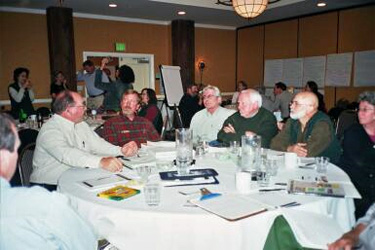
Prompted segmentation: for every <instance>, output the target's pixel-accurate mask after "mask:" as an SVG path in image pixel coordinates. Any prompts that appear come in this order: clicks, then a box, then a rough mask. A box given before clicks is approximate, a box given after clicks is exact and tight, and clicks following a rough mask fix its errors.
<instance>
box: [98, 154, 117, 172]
mask: <svg viewBox="0 0 375 250" xmlns="http://www.w3.org/2000/svg"><path fill="white" fill-rule="evenodd" d="M100 166H101V168H103V169H105V170H108V171H111V172H117V171H121V170H122V163H121V161H120V160H119V159H116V158H115V157H103V158H102V159H101V160H100Z"/></svg>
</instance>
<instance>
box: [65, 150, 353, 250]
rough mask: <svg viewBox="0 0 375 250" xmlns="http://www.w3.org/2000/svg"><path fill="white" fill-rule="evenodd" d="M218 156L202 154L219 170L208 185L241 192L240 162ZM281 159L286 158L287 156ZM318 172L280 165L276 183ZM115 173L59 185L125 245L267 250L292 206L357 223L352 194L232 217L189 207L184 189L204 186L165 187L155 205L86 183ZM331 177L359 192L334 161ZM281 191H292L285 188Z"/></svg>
mask: <svg viewBox="0 0 375 250" xmlns="http://www.w3.org/2000/svg"><path fill="white" fill-rule="evenodd" d="M218 155H220V154H208V155H205V156H204V157H202V158H198V159H197V164H196V166H195V167H196V168H214V169H215V170H216V171H217V172H218V173H219V175H218V177H217V178H218V180H219V182H220V184H219V185H206V186H204V187H206V188H208V189H209V190H210V191H212V192H220V193H224V194H225V193H226V192H229V193H231V192H236V190H235V173H236V171H237V166H236V164H235V163H234V161H233V160H231V159H223V158H221V159H217V158H216V157H215V156H218ZM279 162H282V160H281V158H280V160H279ZM281 165H282V164H281ZM314 172H315V170H309V169H299V168H296V169H291V170H288V169H285V168H284V167H283V166H280V168H279V173H278V175H277V176H276V177H275V178H274V179H273V180H272V179H271V183H272V182H287V180H288V179H292V178H301V176H307V175H313V174H314ZM111 174H112V173H109V172H107V171H104V170H101V169H71V170H69V171H66V172H65V173H64V174H63V175H62V177H61V178H60V180H59V183H58V189H59V191H60V192H62V193H64V194H66V195H67V196H68V197H70V199H71V203H72V206H73V207H74V208H75V209H76V211H77V212H78V213H79V214H80V215H81V216H82V217H84V218H85V219H86V220H87V221H88V222H89V223H90V224H91V225H92V226H93V228H94V229H95V230H96V233H97V234H98V235H99V236H100V237H104V238H106V239H107V240H108V241H110V242H111V243H112V244H114V245H115V246H117V247H118V248H120V249H132V248H137V249H160V250H167V249H179V250H183V249H187V250H188V249H189V250H191V249H225V250H227V249H231V250H235V249H263V246H264V243H265V241H266V238H267V235H268V232H269V230H270V228H271V226H272V223H273V221H274V219H275V218H276V217H277V216H278V215H280V214H283V213H284V212H287V211H295V212H297V211H300V212H301V213H302V214H303V213H306V214H307V215H306V216H305V215H304V216H305V218H306V219H308V217H309V214H311V215H319V216H325V217H326V218H327V219H334V220H335V221H336V222H337V223H338V225H339V227H340V229H341V230H342V232H345V231H348V230H349V229H350V228H351V227H352V226H353V225H354V222H355V218H354V203H353V199H352V198H332V197H316V196H305V195H294V196H293V199H295V200H296V201H298V202H299V203H301V205H300V206H296V207H292V208H287V209H286V208H285V209H275V210H272V211H267V212H265V213H261V214H258V215H256V216H251V217H248V218H246V219H242V220H239V221H235V222H229V221H227V220H225V219H223V218H220V217H218V216H216V215H214V214H212V213H209V212H206V211H204V210H203V209H200V208H198V207H187V206H184V205H185V204H186V202H187V200H188V198H189V197H188V196H184V195H182V194H180V193H179V192H178V191H185V192H191V191H198V190H199V188H201V187H203V186H189V187H162V189H161V203H160V205H159V206H156V207H150V206H147V205H146V203H145V201H144V196H143V193H142V192H141V194H139V195H136V196H133V197H131V198H128V199H125V200H122V201H112V200H107V199H103V198H99V197H97V196H96V195H97V193H98V192H99V191H100V190H99V191H98V190H96V191H92V190H89V189H87V188H85V187H83V185H81V184H80V182H81V181H84V180H88V179H92V178H98V177H103V176H107V175H111ZM123 174H124V175H125V176H129V177H134V176H136V173H135V171H131V170H128V169H125V168H124V170H123ZM154 177H155V178H157V176H154ZM327 177H328V179H329V181H335V182H337V181H338V182H340V183H345V190H346V191H348V192H349V193H352V195H353V196H356V195H357V194H358V192H357V191H356V189H355V188H354V186H353V185H352V184H351V182H350V179H349V177H348V176H347V175H346V174H345V173H344V172H343V171H342V170H341V169H339V168H338V167H336V166H334V165H332V164H331V165H330V166H329V168H328V172H327ZM278 187H280V186H278ZM279 193H281V194H282V195H286V196H291V195H289V194H287V193H286V192H285V191H279ZM297 231H298V230H297ZM295 233H296V232H295ZM297 235H298V232H297ZM335 237H336V235H335ZM297 238H298V237H297ZM327 243H328V242H327Z"/></svg>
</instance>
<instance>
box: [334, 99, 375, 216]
mask: <svg viewBox="0 0 375 250" xmlns="http://www.w3.org/2000/svg"><path fill="white" fill-rule="evenodd" d="M358 101H359V108H358V120H359V124H354V125H352V126H351V127H350V128H349V129H348V130H346V131H345V134H344V141H343V149H344V152H343V155H342V156H341V159H340V164H339V166H340V167H341V168H342V169H343V170H344V171H345V172H346V173H347V174H348V175H349V177H350V179H351V180H352V182H353V183H354V185H355V187H356V188H357V189H358V191H359V193H360V194H361V195H362V199H356V200H355V206H356V211H355V214H356V217H357V218H359V217H362V216H363V215H364V214H365V213H366V211H367V209H368V208H369V207H370V206H371V204H372V203H373V202H375V92H364V93H362V94H360V95H359V99H358Z"/></svg>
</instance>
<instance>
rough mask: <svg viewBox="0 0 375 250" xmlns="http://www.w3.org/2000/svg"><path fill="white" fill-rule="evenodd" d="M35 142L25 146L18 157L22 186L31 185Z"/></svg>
mask: <svg viewBox="0 0 375 250" xmlns="http://www.w3.org/2000/svg"><path fill="white" fill-rule="evenodd" d="M34 150H35V143H30V144H28V145H27V146H26V147H24V148H23V150H22V152H21V154H20V157H19V158H18V171H19V173H20V177H21V184H22V186H30V175H31V172H32V171H33V156H34Z"/></svg>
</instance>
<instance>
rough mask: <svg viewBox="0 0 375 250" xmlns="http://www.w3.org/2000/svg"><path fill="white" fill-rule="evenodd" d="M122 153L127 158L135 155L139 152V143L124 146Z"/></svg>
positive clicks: (129, 143)
mask: <svg viewBox="0 0 375 250" xmlns="http://www.w3.org/2000/svg"><path fill="white" fill-rule="evenodd" d="M121 152H122V154H123V155H125V156H127V157H129V156H133V155H135V154H136V153H137V152H138V146H137V143H136V142H135V141H131V142H128V143H126V144H125V145H124V146H122V148H121Z"/></svg>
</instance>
